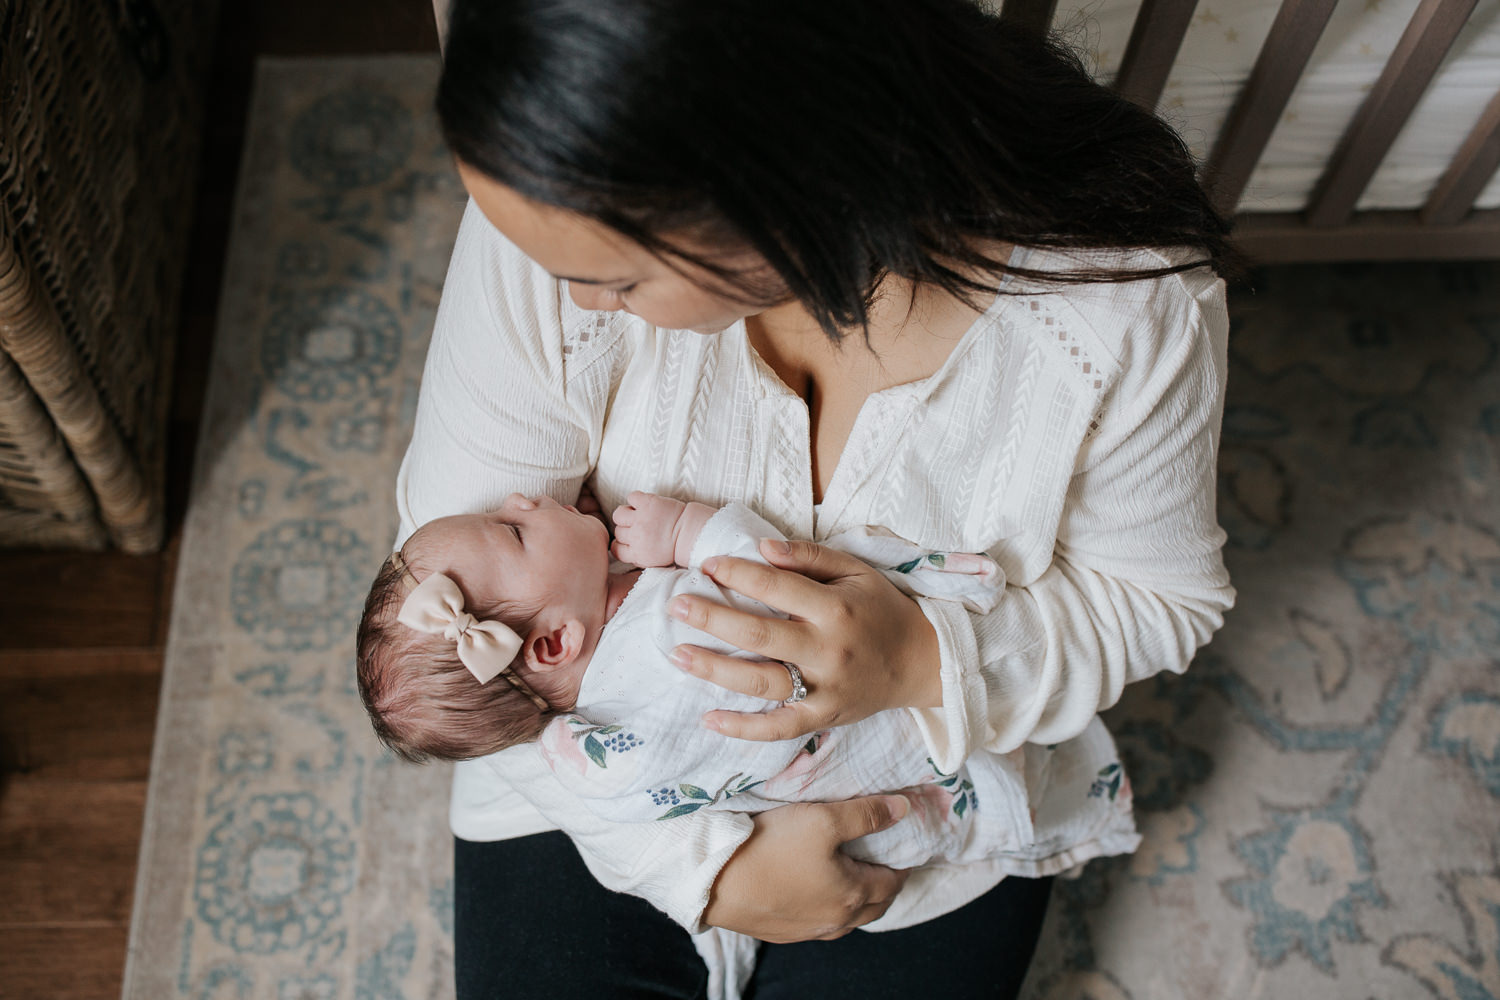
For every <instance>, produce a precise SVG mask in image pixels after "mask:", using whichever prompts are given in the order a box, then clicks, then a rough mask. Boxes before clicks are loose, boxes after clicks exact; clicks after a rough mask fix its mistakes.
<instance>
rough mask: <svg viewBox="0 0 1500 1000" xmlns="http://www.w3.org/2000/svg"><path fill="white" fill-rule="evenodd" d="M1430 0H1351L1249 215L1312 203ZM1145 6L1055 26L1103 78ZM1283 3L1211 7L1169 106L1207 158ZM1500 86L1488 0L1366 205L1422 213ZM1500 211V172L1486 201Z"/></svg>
mask: <svg viewBox="0 0 1500 1000" xmlns="http://www.w3.org/2000/svg"><path fill="white" fill-rule="evenodd" d="M1418 3H1419V0H1341V2H1340V3H1339V5H1338V6H1337V8H1335V10H1334V12H1333V16H1332V18H1331V19H1330V20H1329V22H1328V27H1327V29H1326V30H1325V31H1324V32H1323V36H1322V38H1321V39H1320V40H1319V43H1318V47H1317V49H1316V50H1315V51H1314V52H1313V56H1312V59H1311V61H1310V62H1309V63H1308V67H1307V70H1306V72H1305V73H1304V74H1303V76H1302V79H1301V81H1300V82H1299V83H1298V85H1297V89H1296V91H1295V92H1294V93H1293V94H1292V99H1291V101H1290V102H1289V103H1288V105H1287V108H1286V110H1285V112H1284V113H1283V114H1282V119H1281V123H1280V124H1279V125H1278V126H1277V128H1276V131H1275V132H1274V133H1273V134H1272V136H1271V141H1270V144H1269V145H1268V146H1267V148H1266V151H1265V154H1264V155H1263V156H1262V157H1261V160H1260V163H1259V165H1258V166H1257V167H1256V170H1255V172H1254V174H1252V175H1251V178H1250V183H1249V185H1248V187H1247V188H1246V190H1245V194H1244V197H1243V198H1242V199H1241V200H1240V205H1239V208H1240V211H1246V212H1284V211H1294V210H1296V209H1299V208H1302V207H1303V206H1304V205H1305V204H1306V202H1307V196H1308V194H1309V192H1310V191H1311V190H1312V187H1313V185H1314V184H1315V183H1316V182H1317V179H1318V177H1319V176H1320V175H1321V173H1322V171H1323V167H1324V165H1325V164H1326V163H1327V161H1328V157H1329V155H1330V154H1331V153H1332V152H1333V148H1334V146H1335V145H1336V144H1337V143H1338V140H1339V137H1340V136H1341V135H1342V134H1343V132H1344V129H1345V127H1346V126H1347V125H1348V124H1349V121H1350V120H1351V119H1352V118H1353V117H1354V114H1355V112H1356V111H1357V110H1358V108H1359V105H1360V102H1361V101H1362V100H1364V97H1365V94H1366V93H1368V91H1369V90H1370V87H1371V86H1372V85H1373V84H1374V83H1375V81H1376V79H1377V78H1378V77H1379V76H1380V71H1381V69H1382V68H1383V67H1384V65H1385V61H1386V59H1387V58H1388V57H1389V56H1390V53H1391V51H1392V49H1394V48H1395V45H1396V41H1397V40H1398V39H1399V38H1400V37H1401V33H1402V32H1403V31H1404V30H1405V29H1406V25H1407V22H1408V21H1410V20H1411V15H1412V13H1413V12H1414V11H1415V10H1416V9H1417V5H1418ZM1139 7H1140V0H1087V2H1079V0H1061V2H1060V3H1059V4H1058V9H1057V16H1056V18H1055V19H1054V21H1053V26H1054V28H1056V29H1057V30H1058V31H1059V32H1061V34H1062V36H1063V38H1064V39H1065V40H1066V41H1068V42H1069V43H1070V44H1071V45H1073V47H1074V48H1076V49H1077V50H1078V51H1080V52H1081V53H1083V55H1084V56H1085V58H1086V60H1088V61H1089V63H1090V65H1091V66H1093V67H1095V69H1096V73H1097V75H1098V76H1099V77H1100V78H1101V79H1104V80H1108V79H1111V78H1112V77H1113V76H1114V74H1115V72H1116V71H1117V70H1118V68H1119V64H1120V59H1121V57H1122V56H1123V55H1124V52H1125V44H1126V42H1127V41H1128V40H1129V38H1130V29H1131V26H1132V25H1133V23H1134V21H1135V13H1136V10H1137V9H1138V8H1139ZM1279 7H1280V0H1200V3H1199V5H1198V9H1197V10H1196V12H1195V13H1194V15H1193V21H1192V26H1191V27H1190V28H1189V29H1188V32H1187V35H1186V37H1185V38H1184V39H1183V43H1182V49H1181V51H1180V52H1179V53H1178V56H1177V60H1176V62H1175V63H1174V64H1173V68H1172V73H1171V75H1170V77H1169V78H1168V80H1167V85H1166V88H1165V90H1164V92H1163V94H1162V99H1161V103H1160V105H1159V106H1158V111H1160V112H1161V113H1162V115H1163V117H1165V118H1166V119H1167V120H1168V121H1170V122H1171V123H1172V124H1173V125H1175V126H1176V127H1177V128H1178V130H1179V131H1180V132H1181V133H1182V136H1183V138H1184V139H1185V140H1186V141H1187V143H1188V145H1189V146H1190V147H1191V148H1192V150H1193V153H1194V155H1196V156H1197V157H1198V158H1199V160H1200V161H1201V160H1202V159H1203V158H1205V157H1206V156H1207V155H1208V152H1209V150H1210V149H1211V148H1212V144H1213V141H1214V138H1215V137H1216V136H1217V135H1218V133H1219V130H1220V129H1221V128H1222V127H1223V124H1224V119H1225V116H1226V115H1227V114H1228V113H1229V109H1230V106H1231V105H1232V104H1233V102H1234V98H1235V95H1236V94H1238V92H1239V89H1240V87H1241V86H1242V85H1243V84H1244V82H1245V80H1246V79H1248V77H1249V75H1250V70H1251V68H1252V67H1253V66H1254V65H1255V59H1256V57H1257V55H1258V54H1259V52H1260V47H1261V44H1262V43H1263V42H1264V41H1265V38H1266V35H1267V34H1268V33H1269V32H1270V30H1271V22H1272V21H1273V20H1274V19H1275V17H1276V11H1277V9H1278V8H1279ZM1497 90H1500V0H1479V4H1478V5H1477V6H1476V7H1475V9H1474V13H1473V14H1472V15H1471V16H1470V18H1469V22H1468V24H1467V25H1466V26H1465V27H1464V29H1463V31H1462V33H1461V34H1460V35H1459V37H1458V40H1457V41H1456V42H1455V43H1454V45H1453V48H1452V49H1451V50H1449V53H1448V56H1447V58H1445V59H1444V61H1443V64H1442V66H1441V67H1440V68H1439V70H1438V73H1437V76H1436V77H1435V78H1434V80H1433V82H1432V84H1431V86H1430V87H1429V88H1428V89H1427V92H1426V93H1425V94H1424V95H1423V97H1422V100H1421V102H1420V103H1419V104H1418V105H1417V108H1416V110H1415V111H1414V112H1413V113H1412V116H1411V118H1410V119H1408V121H1407V124H1406V126H1405V128H1403V129H1402V131H1401V134H1400V135H1399V136H1398V137H1397V139H1396V142H1395V144H1394V145H1393V146H1392V147H1391V150H1390V152H1389V153H1388V155H1387V156H1386V158H1385V160H1384V162H1383V163H1382V164H1381V166H1380V169H1379V170H1378V171H1377V172H1376V174H1375V176H1374V178H1373V179H1372V180H1371V182H1370V185H1369V187H1368V188H1367V189H1366V191H1365V193H1364V195H1363V197H1361V198H1360V201H1359V204H1358V207H1359V208H1361V209H1370V208H1390V209H1395V208H1417V207H1420V206H1421V205H1422V203H1423V202H1424V201H1425V200H1426V198H1427V195H1428V193H1429V192H1430V191H1431V190H1432V187H1433V185H1434V184H1436V183H1437V180H1438V178H1439V177H1440V176H1441V175H1442V173H1443V171H1444V170H1445V169H1446V168H1447V166H1448V164H1449V163H1450V162H1451V161H1452V159H1453V156H1454V154H1455V153H1456V152H1457V151H1458V147H1459V146H1460V145H1462V143H1463V141H1464V139H1465V138H1466V137H1467V136H1468V134H1469V132H1470V131H1471V130H1472V129H1473V127H1474V124H1475V122H1477V121H1478V120H1479V115H1480V113H1481V112H1482V111H1483V110H1484V107H1485V105H1486V104H1487V103H1488V102H1489V101H1490V99H1491V98H1492V97H1494V95H1495V93H1496V91H1497ZM1476 204H1477V206H1478V207H1481V208H1494V207H1497V206H1500V176H1497V177H1495V178H1492V179H1491V181H1490V183H1489V184H1488V185H1487V186H1486V187H1485V189H1484V191H1483V192H1482V193H1481V194H1480V197H1479V199H1478V201H1477V203H1476Z"/></svg>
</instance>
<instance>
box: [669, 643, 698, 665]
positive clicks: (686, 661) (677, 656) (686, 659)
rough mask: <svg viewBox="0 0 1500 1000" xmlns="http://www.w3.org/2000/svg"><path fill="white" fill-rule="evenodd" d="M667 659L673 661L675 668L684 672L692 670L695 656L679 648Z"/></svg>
mask: <svg viewBox="0 0 1500 1000" xmlns="http://www.w3.org/2000/svg"><path fill="white" fill-rule="evenodd" d="M667 658H668V659H669V660H671V661H672V665H673V666H675V667H679V668H681V669H683V670H691V669H692V666H693V654H692V653H689V652H688V651H687V650H686V649H684V648H683V647H681V646H678V647H677V648H676V649H674V650H672V655H671V656H669V657H667Z"/></svg>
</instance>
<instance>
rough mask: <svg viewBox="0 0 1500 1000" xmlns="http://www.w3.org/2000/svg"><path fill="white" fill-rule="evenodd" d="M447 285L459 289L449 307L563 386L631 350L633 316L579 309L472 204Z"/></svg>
mask: <svg viewBox="0 0 1500 1000" xmlns="http://www.w3.org/2000/svg"><path fill="white" fill-rule="evenodd" d="M448 280H449V284H450V285H452V286H456V287H454V288H453V289H452V291H453V292H454V293H455V294H453V295H452V296H450V295H449V294H448V293H447V292H445V294H444V299H443V301H444V306H445V307H447V308H453V309H456V310H461V311H462V312H464V313H468V314H471V315H473V316H475V317H477V318H479V319H480V321H481V322H479V323H477V324H475V326H476V327H483V328H486V329H488V330H489V331H490V333H491V335H493V334H494V333H496V332H498V333H499V334H500V335H501V336H503V337H505V338H506V339H507V340H508V341H510V343H511V345H512V347H513V348H515V349H518V350H520V351H521V352H523V353H525V354H527V355H530V356H532V357H533V359H534V360H535V361H536V362H538V363H540V364H541V365H543V366H544V367H545V368H547V369H552V370H554V371H555V372H557V373H558V374H559V375H561V376H562V377H563V378H564V379H565V380H571V379H572V378H574V377H576V376H577V375H580V374H582V373H583V372H584V371H586V370H588V369H589V368H591V367H592V366H593V365H594V364H595V363H596V362H599V361H600V360H603V359H606V358H608V357H609V356H610V355H612V354H615V353H618V352H620V351H622V350H625V349H626V348H627V347H628V345H629V342H630V339H631V338H630V337H629V334H630V332H631V330H630V327H631V324H630V323H629V322H627V321H625V320H626V319H628V317H627V318H624V319H622V317H621V315H620V314H616V313H603V312H590V311H586V310H583V309H580V308H578V306H577V305H576V304H575V303H574V302H573V300H572V298H571V297H570V296H569V295H568V294H567V290H566V289H565V288H564V287H563V283H562V281H560V280H559V279H557V278H555V277H553V276H552V275H551V274H549V273H548V272H547V271H546V269H545V268H543V267H542V266H541V265H539V264H537V263H536V262H535V261H533V260H532V259H531V258H530V257H527V256H526V255H525V254H524V253H522V252H521V250H520V248H519V247H517V246H516V245H515V244H514V243H512V242H511V241H510V240H509V239H507V238H506V237H505V236H504V234H502V233H501V232H500V231H499V230H497V229H495V227H494V226H492V225H490V224H489V222H488V220H486V219H485V218H484V216H483V214H482V213H481V212H480V211H479V209H478V207H477V206H476V205H475V204H474V203H473V202H472V201H471V202H470V203H469V206H468V208H467V210H466V211H465V213H464V218H463V222H462V223H461V224H460V226H459V231H458V238H457V241H456V242H455V243H454V247H453V263H452V265H451V266H450V268H449V275H448ZM450 302H451V305H450Z"/></svg>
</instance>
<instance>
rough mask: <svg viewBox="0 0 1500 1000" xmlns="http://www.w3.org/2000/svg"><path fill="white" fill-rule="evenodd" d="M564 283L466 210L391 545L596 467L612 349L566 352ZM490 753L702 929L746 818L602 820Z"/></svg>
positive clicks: (625, 885)
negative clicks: (596, 369)
mask: <svg viewBox="0 0 1500 1000" xmlns="http://www.w3.org/2000/svg"><path fill="white" fill-rule="evenodd" d="M563 314H564V313H563V308H562V303H561V300H560V287H559V284H558V282H557V281H556V280H555V279H553V278H552V277H551V276H550V275H548V274H546V272H545V271H543V270H542V269H540V268H539V267H537V266H536V265H535V264H533V263H532V262H531V261H529V260H528V259H527V258H526V257H525V256H524V255H522V254H521V253H520V251H519V250H517V249H516V248H515V247H514V246H513V245H511V244H510V243H509V242H508V241H507V240H506V239H505V238H504V237H503V236H501V235H500V233H498V232H497V231H496V230H495V229H494V228H493V227H492V226H490V225H489V223H488V222H487V221H486V220H485V218H484V217H483V215H482V214H481V213H480V212H479V211H478V210H477V209H476V208H475V207H474V205H473V204H472V203H471V204H470V206H469V208H468V210H467V211H466V212H465V214H464V218H463V222H462V224H461V226H460V228H459V233H458V239H457V242H456V244H455V246H454V250H453V257H452V261H451V263H450V264H449V269H448V277H447V280H446V282H445V285H444V289H443V297H442V301H441V303H440V305H439V308H438V313H437V319H436V324H435V326H434V329H433V335H432V344H431V346H430V347H429V349H428V353H427V364H426V368H425V370H424V372H423V376H422V391H421V395H420V398H419V400H418V403H417V413H416V422H415V426H414V429H413V432H412V440H411V444H410V446H409V447H408V449H407V452H406V457H405V459H404V460H403V462H402V464H401V471H400V474H399V476H398V478H397V496H396V505H397V510H398V512H399V514H400V519H401V523H400V531H399V536H400V538H401V539H402V540H403V541H404V540H405V539H406V537H407V536H408V535H410V534H411V532H413V531H414V530H416V528H417V527H418V526H420V525H422V524H424V523H426V522H427V521H429V520H431V519H433V518H435V517H442V516H445V515H448V514H456V513H465V512H474V511H480V510H486V509H490V508H493V507H494V506H496V505H498V504H499V503H500V502H501V501H502V500H503V499H504V498H505V497H506V496H507V495H509V494H510V493H512V492H518V491H519V492H522V493H527V494H541V493H545V494H549V495H551V496H553V497H555V498H557V499H558V500H560V501H563V502H571V501H572V500H573V499H575V498H576V497H577V495H578V490H579V488H580V486H581V484H582V483H583V480H584V478H585V477H586V476H587V475H588V473H589V470H590V469H591V468H592V467H593V464H594V462H595V460H596V459H597V457H598V455H597V448H598V444H597V442H598V441H599V438H600V432H601V429H602V426H603V420H604V413H605V410H606V407H607V405H608V389H609V383H608V380H602V379H597V378H586V377H583V376H584V375H585V374H586V372H584V371H583V369H584V368H585V367H586V366H589V365H593V364H603V363H607V357H606V353H607V351H608V349H609V346H610V345H609V344H608V343H601V339H602V338H599V337H594V338H593V339H592V340H591V341H590V342H589V345H588V352H587V353H584V352H581V351H574V352H571V353H570V352H568V351H565V349H564V345H565V337H564V333H565V331H564V329H563V319H562V317H563ZM516 749H517V750H520V751H523V752H520V753H517V752H515V751H508V752H506V753H502V754H497V755H493V756H491V757H489V758H486V759H485V760H484V761H482V762H481V764H482V765H485V766H484V771H483V773H485V774H488V775H491V776H492V777H493V778H494V780H496V781H499V782H504V783H505V784H508V785H510V786H512V787H514V788H515V789H516V790H517V791H519V792H520V793H521V794H522V795H524V796H525V797H526V798H527V799H528V800H529V801H530V802H531V803H532V804H533V805H534V806H536V808H537V810H538V811H539V812H540V813H541V814H542V815H543V817H545V818H546V819H547V820H549V821H550V822H552V823H553V824H555V825H556V826H558V827H559V828H560V829H562V830H563V831H564V832H566V833H567V834H568V835H569V836H570V837H571V838H572V839H573V841H574V843H575V844H576V845H577V846H578V848H579V851H580V853H582V854H583V856H584V860H585V861H586V862H587V863H588V866H589V869H590V870H591V871H592V872H593V873H594V875H595V876H596V877H597V878H598V879H599V881H600V882H601V883H603V884H604V885H606V886H607V887H609V888H611V889H616V890H622V891H628V892H632V893H634V894H636V895H639V896H642V897H643V898H645V899H647V900H648V901H649V902H651V903H653V904H654V905H656V906H657V907H659V908H661V909H662V910H664V911H665V912H666V913H667V914H668V915H669V916H671V917H672V919H674V920H676V921H677V922H678V923H680V924H682V925H683V926H685V927H687V928H689V929H690V930H697V929H699V916H700V914H701V913H702V910H703V907H704V906H705V905H706V904H707V901H708V892H709V889H710V887H711V886H712V885H713V881H714V879H715V878H716V877H717V876H718V872H719V869H720V868H721V867H722V866H723V864H724V862H725V861H727V860H728V859H729V856H730V855H731V854H733V853H734V851H735V850H736V849H737V848H738V847H739V845H740V844H742V843H743V842H744V841H745V839H746V838H747V837H749V835H750V828H751V822H750V820H749V819H748V818H747V817H744V816H737V815H731V814H728V813H715V814H712V815H704V816H697V815H694V816H685V817H682V818H681V819H680V820H672V821H670V822H667V823H656V824H650V825H641V824H637V825H635V826H625V825H618V824H610V823H606V822H604V821H601V820H598V819H597V818H595V817H593V816H592V815H591V814H590V813H589V812H588V810H586V809H583V808H581V807H579V806H578V804H577V803H576V801H575V800H573V799H572V797H571V796H570V795H568V794H567V793H566V792H565V791H564V790H563V789H562V788H561V787H560V786H559V785H558V784H557V782H556V781H555V780H554V779H553V778H552V776H551V775H550V774H549V773H548V772H547V771H546V768H545V766H544V765H543V764H542V763H541V761H540V760H539V758H538V757H537V755H536V754H535V753H534V752H532V751H531V749H530V748H528V747H521V748H516Z"/></svg>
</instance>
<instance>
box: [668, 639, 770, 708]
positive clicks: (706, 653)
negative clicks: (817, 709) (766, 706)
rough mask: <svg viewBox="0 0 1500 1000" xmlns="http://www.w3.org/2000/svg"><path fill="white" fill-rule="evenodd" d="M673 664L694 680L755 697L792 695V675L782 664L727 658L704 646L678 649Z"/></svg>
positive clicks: (765, 697) (674, 652)
mask: <svg viewBox="0 0 1500 1000" xmlns="http://www.w3.org/2000/svg"><path fill="white" fill-rule="evenodd" d="M672 663H673V664H674V665H676V666H677V667H678V669H680V670H682V671H683V672H685V673H689V674H692V675H693V676H694V677H701V678H702V679H703V680H706V681H708V682H709V683H710V684H717V685H718V686H719V687H722V688H728V689H729V690H731V691H738V692H739V693H740V694H748V695H749V696H750V697H752V698H764V699H766V700H767V701H786V700H787V699H788V698H790V697H791V696H792V675H791V673H790V672H788V671H787V669H786V667H784V666H782V665H781V664H780V663H779V662H770V661H766V660H745V659H741V658H739V657H737V656H725V655H724V654H722V653H715V652H713V651H712V650H708V649H704V648H703V647H701V646H678V647H677V648H676V649H674V650H672ZM730 714H733V713H730Z"/></svg>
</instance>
